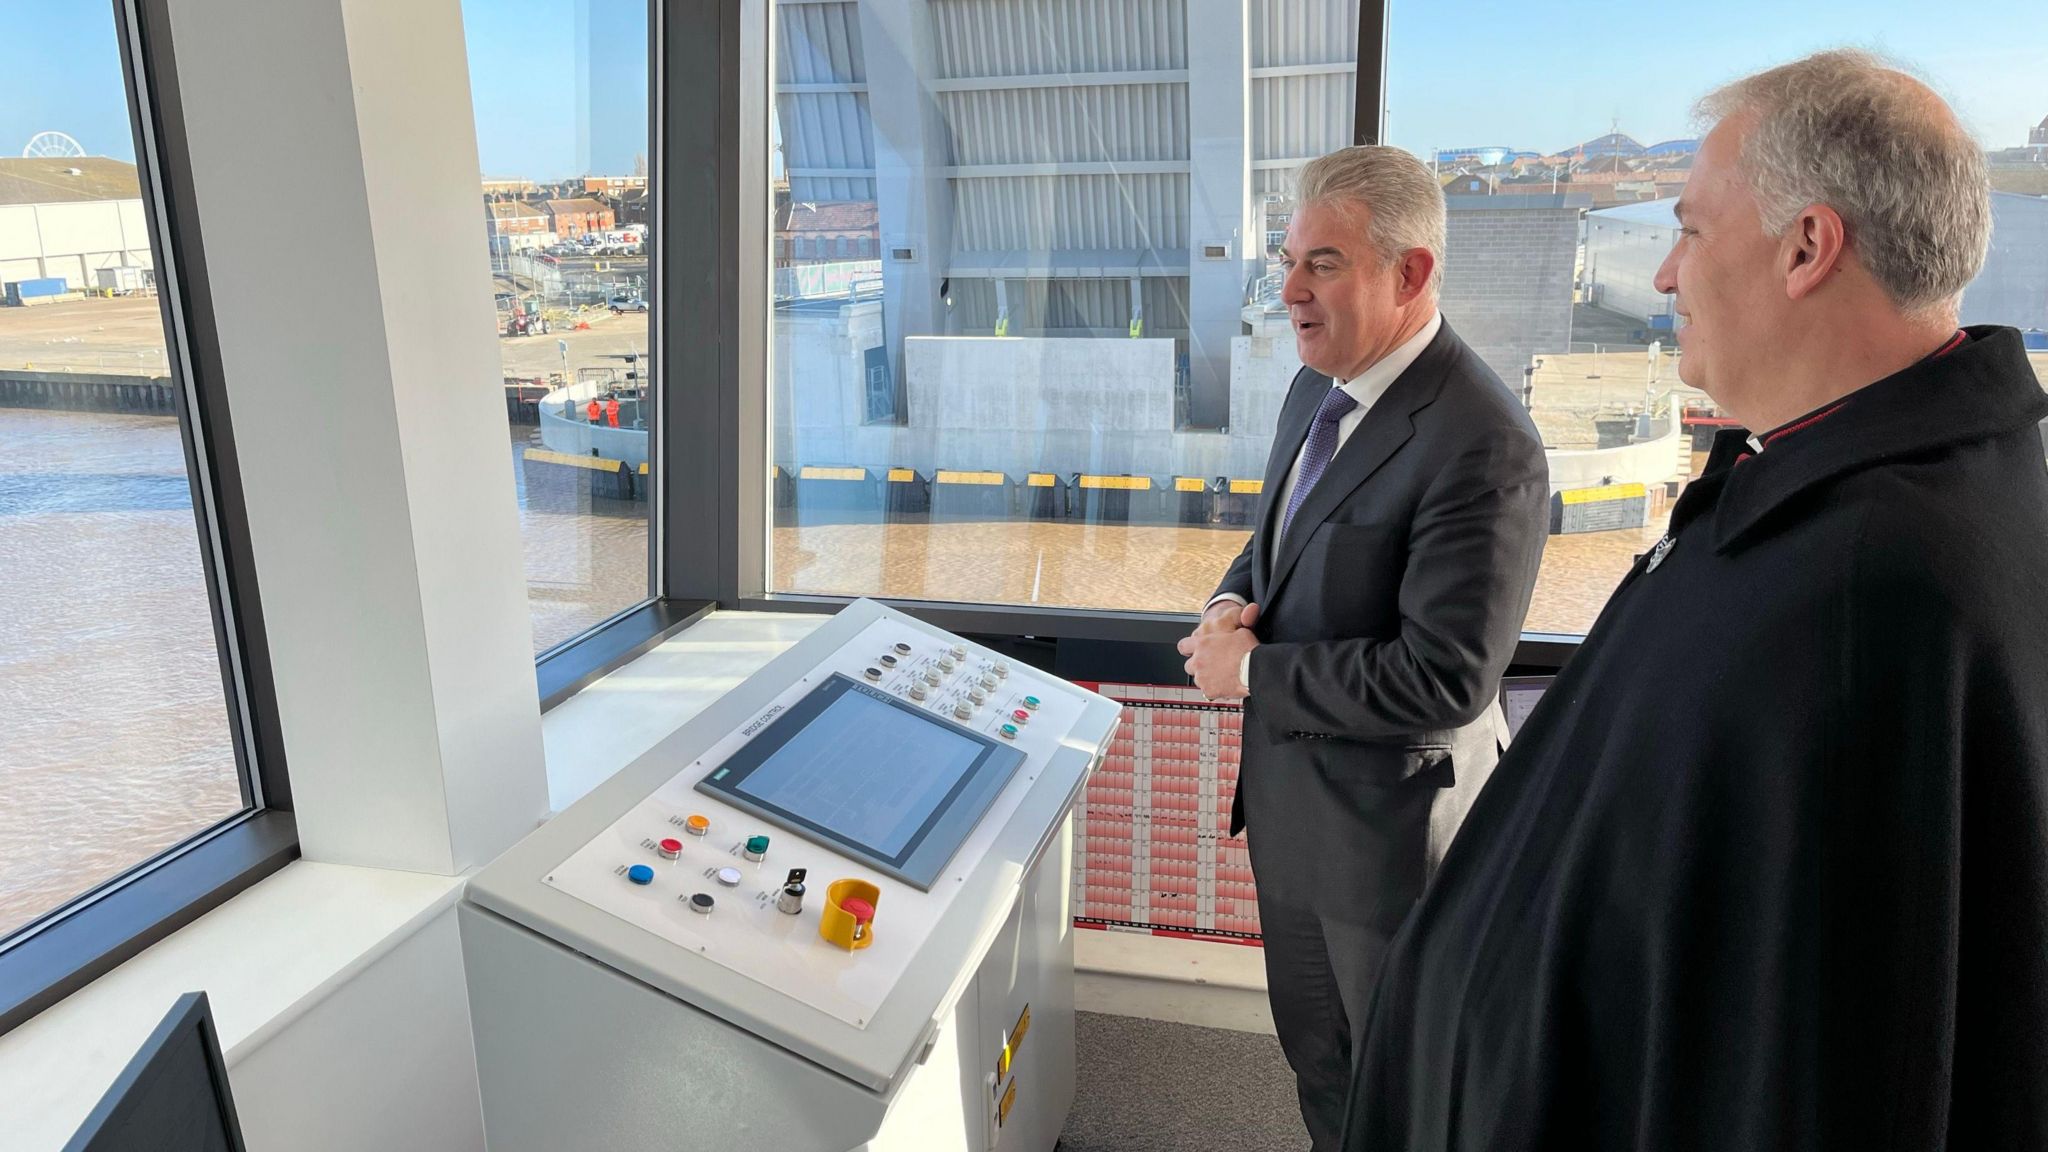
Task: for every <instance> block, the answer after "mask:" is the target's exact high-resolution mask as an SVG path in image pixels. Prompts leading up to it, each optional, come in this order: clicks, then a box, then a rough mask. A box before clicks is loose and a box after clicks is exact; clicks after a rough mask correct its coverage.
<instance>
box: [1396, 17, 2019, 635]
mask: <svg viewBox="0 0 2048 1152" xmlns="http://www.w3.org/2000/svg"><path fill="white" fill-rule="evenodd" d="M1998 7H1999V8H2002V9H2003V10H2004V12H2005V15H2004V16H2003V17H2001V16H1998V15H1994V14H1992V13H1988V12H1986V13H1979V12H1976V11H1974V10H1973V12H1972V15H1973V16H1977V17H1981V18H1982V19H1983V20H1985V21H1988V23H1987V24H1981V25H1980V24H1976V23H1975V22H1973V24H1972V27H1971V28H1966V27H1964V26H1962V25H1960V24H1956V23H1954V22H1952V21H1948V20H1946V19H1944V18H1943V17H1942V16H1941V15H1940V14H1938V13H1930V12H1928V11H1926V10H1923V9H1920V8H1916V7H1911V6H1908V5H1905V4H1903V3H1897V2H1895V0H1882V2H1879V3H1875V4H1868V3H1865V4H1855V5H1850V4H1846V3H1843V2H1841V0H1834V2H1832V3H1824V4H1819V5H1809V6H1806V7H1805V8H1802V9H1799V10H1796V11H1794V10H1790V9H1786V8H1784V7H1782V6H1771V5H1765V4H1762V3H1757V2H1754V0H1746V2H1743V3H1738V4H1736V5H1734V6H1733V7H1732V8H1731V7H1730V6H1727V5H1723V6H1720V7H1718V8H1717V9H1716V10H1715V16H1714V19H1713V21H1712V22H1711V28H1709V27H1708V26H1707V25H1705V24H1700V23H1698V22H1694V23H1693V24H1690V25H1688V26H1687V27H1685V28H1684V29H1682V30H1681V39H1682V41H1683V43H1682V45H1681V44H1676V43H1674V44H1671V45H1668V46H1669V47H1672V48H1673V50H1669V51H1662V52H1649V53H1645V52H1644V51H1643V40H1642V38H1641V36H1640V35H1639V31H1640V30H1639V29H1638V28H1637V27H1636V26H1635V25H1634V24H1632V23H1631V22H1630V21H1628V20H1626V19H1617V20H1607V19H1596V18H1593V17H1590V16H1589V15H1588V13H1587V11H1586V9H1585V8H1584V6H1583V5H1570V4H1565V3H1560V2H1548V3H1520V4H1514V5H1500V4H1494V3H1484V2H1481V0H1453V2H1451V3H1447V4H1434V5H1395V6H1394V7H1393V8H1392V22H1391V27H1390V30H1389V39H1388V42H1389V49H1388V60H1387V108H1386V116H1385V120H1384V127H1385V139H1386V141H1387V142H1388V143H1390V144H1394V145H1396V146H1399V147H1402V148H1406V149H1408V150H1409V151H1411V152H1413V153H1414V154H1415V155H1417V156H1419V157H1421V158H1422V159H1423V160H1425V161H1427V162H1430V163H1432V164H1434V165H1435V166H1436V168H1437V171H1438V172H1439V173H1440V174H1441V176H1442V178H1443V179H1444V181H1445V182H1446V189H1445V190H1446V192H1447V193H1448V198H1449V205H1450V237H1449V239H1450V250H1449V253H1448V258H1447V260H1446V262H1445V279H1444V295H1443V311H1444V314H1445V316H1446V317H1448V318H1449V319H1450V320H1451V321H1452V322H1453V323H1454V324H1456V325H1457V327H1458V330H1459V332H1460V334H1461V335H1463V336H1464V337H1465V339H1466V340H1467V341H1469V342H1471V343H1472V344H1473V345H1474V346H1475V347H1476V348H1477V349H1478V350H1479V352H1480V353H1481V355H1483V356H1484V357H1485V358H1486V359H1487V361H1488V362H1489V363H1490V364H1492V365H1493V367H1494V370H1495V371H1496V372H1498V373H1499V374H1500V376H1501V378H1502V379H1503V380H1505V381H1506V382H1507V383H1508V385H1509V386H1510V387H1511V388H1513V389H1516V390H1517V391H1519V392H1521V394H1522V395H1523V396H1524V397H1525V402H1527V403H1529V404H1530V405H1531V411H1532V414H1533V415H1534V417H1535V420H1536V423H1537V426H1538V427H1539V428H1540V429H1541V430H1542V432H1543V437H1544V441H1545V443H1546V444H1547V445H1548V446H1549V448H1550V449H1551V452H1550V469H1551V484H1552V488H1553V489H1554V490H1556V491H1557V492H1558V495H1557V496H1555V497H1553V499H1554V500H1555V501H1557V503H1556V505H1555V507H1556V509H1557V514H1558V516H1559V520H1560V524H1559V527H1561V528H1563V529H1564V531H1562V532H1560V533H1558V534H1554V535H1553V536H1552V537H1551V538H1550V542H1549V545H1548V547H1547V549H1546V550H1545V553H1544V557H1543V571H1542V575H1541V577H1540V579H1539V580H1538V582H1537V586H1536V596H1535V602H1534V604H1533V605H1532V607H1531V609H1530V614H1529V619H1528V624H1527V627H1528V629H1529V630H1530V631H1535V632H1558V633H1583V632H1584V631H1586V629H1587V628H1589V627H1590V626H1591V625H1592V622H1593V620H1594V618H1595V617H1596V616H1598V614H1599V612H1600V609H1601V607H1602V606H1603V605H1604V604H1605V603H1606V601H1607V597H1608V594H1609V593H1610V592H1611V591H1612V590H1613V588H1614V585H1615V584H1616V583H1617V582H1618V581H1619V580H1620V578H1621V576H1622V575H1623V574H1624V573H1625V572H1626V571H1627V569H1628V567H1629V565H1630V564H1631V563H1632V562H1633V559H1634V557H1635V555H1636V554H1637V553H1640V552H1643V551H1646V550H1647V549H1648V548H1649V546H1650V545H1651V544H1652V543H1654V542H1655V541H1656V539H1657V538H1658V537H1659V536H1660V535H1661V534H1662V533H1663V530H1664V527H1665V524H1666V521H1667V520H1668V518H1669V515H1670V508H1671V503H1672V496H1673V495H1674V494H1675V493H1676V492H1677V491H1678V490H1680V489H1681V488H1682V487H1683V485H1684V484H1685V483H1686V481H1687V480H1688V479H1689V478H1690V477H1692V476H1695V475H1697V474H1698V472H1699V469H1700V467H1701V466H1702V464H1703V463H1704V460H1705V452H1704V450H1705V448H1706V446H1707V443H1708V440H1709V439H1710V438H1711V434H1712V432H1713V431H1714V429H1715V428H1716V427H1717V423H1716V422H1717V421H1718V420H1720V419H1721V418H1722V417H1721V413H1720V412H1719V411H1718V410H1716V409H1715V408H1714V407H1713V404H1712V401H1711V400H1710V399H1709V398H1707V397H1706V396H1704V395H1702V394H1700V393H1698V392H1695V391H1693V390H1691V389H1688V388H1686V387H1685V386H1684V385H1683V384H1681V383H1680V382H1679V379H1678V371H1677V363H1676V356H1677V351H1676V348H1675V347H1674V346H1673V345H1672V342H1671V323H1672V317H1671V311H1670V302H1669V299H1668V298H1667V297H1665V296H1663V295H1661V294H1659V293H1658V292H1656V291H1655V289H1654V288H1653V287H1652V286H1651V280H1652V278H1653V277H1654V276H1655V274H1656V270H1657V267H1658V265H1659V264H1660V263H1661V262H1662V261H1663V259H1664V256H1665V254H1666V253H1668V252H1669V251H1670V248H1671V245H1672V243H1673V239H1674V235H1673V233H1674V228H1675V221H1674V219H1673V217H1672V214H1671V206H1672V204H1673V203H1674V201H1675V200H1676V198H1677V196H1678V193H1679V190H1680V189H1682V188H1683V187H1684V184H1685V180H1686V175H1687V171H1688V169H1689V167H1690V165H1691V160H1692V154H1693V151H1694V150H1695V148H1696V147H1697V141H1696V139H1695V136H1696V134H1697V126H1696V125H1694V124H1693V123H1692V122H1691V120H1690V118H1689V113H1690V109H1691V105H1692V102H1693V101H1694V100H1697V99H1698V98H1699V97H1700V96H1703V95H1705V94H1706V93H1707V92H1708V91H1710V90H1712V89H1713V88H1714V87H1715V86H1716V85H1718V84H1721V83H1724V82H1726V81H1728V80H1729V79H1732V78H1734V77H1736V76H1740V75H1744V74H1746V73H1749V72H1753V71H1756V70H1760V69H1763V68H1767V67H1770V66H1772V65H1775V64H1780V63H1784V62H1786V61H1789V60H1792V59H1796V58H1797V57H1799V56H1801V55H1804V54H1806V53H1808V52H1812V51H1816V50H1818V49H1821V48H1826V47H1833V46H1837V45H1840V44H1842V43H1843V42H1844V40H1845V39H1848V38H1852V37H1853V39H1854V40H1855V41H1856V42H1857V43H1860V44H1866V45H1872V46H1874V47H1876V48H1877V50H1878V51H1881V52H1893V53H1896V54H1898V55H1899V56H1900V57H1901V59H1902V60H1903V62H1905V63H1906V64H1908V65H1909V66H1913V67H1917V68H1921V69H1923V70H1924V73H1923V74H1924V75H1926V77H1927V78H1928V79H1929V80H1931V81H1932V82H1933V83H1934V84H1935V86H1936V87H1937V88H1939V89H1941V90H1942V91H1943V93H1944V94H1945V95H1946V96H1947V97H1948V98H1949V99H1950V101H1951V102H1952V103H1953V104H1954V106H1955V107H1956V109H1957V111H1958V112H1959V113H1960V114H1961V115H1962V116H1963V118H1964V120H1965V122H1966V123H1967V124H1968V125H1969V126H1970V127H1971V128H1972V130H1973V131H1975V132H1976V134H1977V136H1978V139H1979V140H1980V141H1981V142H1982V143H1983V145H1984V146H1985V148H1986V150H1987V155H1988V156H1989V158H1990V161H1991V166H1992V184H1993V187H1994V188H1995V189H1997V190H1998V191H1997V192H1996V193H1995V194H1994V197H1993V205H1992V211H1993V220H1994V229H1993V246H1992V252H1991V255H1990V258H1989V260H1988V261H1987V262H1986V265H1985V268H1984V271H1983V273H1982V274H1981V275H1980V276H1979V278H1978V280H1977V282H1976V284H1975V285H1973V286H1972V288H1971V289H1970V290H1969V291H1968V292H1967V293H1966V294H1965V296H1964V299H1963V322H1964V323H1966V324H1982V323H1995V324H2010V325H2014V326H2017V327H2020V328H2035V329H2043V328H2048V198H2044V194H2048V125H2043V122H2042V120H2041V117H2043V116H2048V97H2043V96H2041V95H2040V93H2041V89H2040V86H2039V85H2038V83H2035V82H2034V80H2033V78H2034V77H2035V76H2036V74H2037V70H2038V65H2037V59H2038V55H2039V53H2038V51H2029V50H2024V49H2022V48H2020V47H2019V46H2017V45H2009V46H2005V47H1998V48H1990V49H1987V48H1986V47H1985V46H1984V44H1983V43H1982V39H1981V36H1979V35H1974V34H1973V32H1972V28H1974V27H1982V26H1995V27H2008V28H2021V27H2027V26H2029V25H2028V19H2029V18H2030V17H2031V16H2032V13H2033V9H2031V8H2028V9H2022V8H2021V7H2020V6H2019V5H2017V4H2000V5H1998ZM1621 93H1626V98H1625V99H1623V98H1621V96H1620V95H1619V94H1621ZM2025 93H2034V94H2035V95H2034V96H2033V97H2032V98H2031V99H2032V100H2033V103H2032V104H2031V105H2029V104H2028V103H2027V98H2025V97H2023V95H2022V94H2025ZM2037 125H2042V126H2041V127H2039V128H2037V127H2036V126H2037ZM2030 130H2032V131H2033V132H2034V134H2035V136H2036V138H2035V139H2034V140H2033V141H2032V142H2031V143H2030V141H2029V132H2030ZM2034 361H2035V365H2036V371H2037V372H2040V373H2041V374H2042V375H2043V378H2044V380H2048V339H2044V351H2043V352H2041V353H2037V354H2035V356H2034ZM1567 502H1569V503H1567ZM1581 529H1583V530H1581Z"/></svg>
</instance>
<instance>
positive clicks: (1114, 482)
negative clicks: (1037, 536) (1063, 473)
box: [1073, 474, 1169, 524]
mask: <svg viewBox="0 0 2048 1152" xmlns="http://www.w3.org/2000/svg"><path fill="white" fill-rule="evenodd" d="M1163 495H1165V493H1164V492H1162V490H1161V489H1160V486H1159V485H1157V484H1154V483H1153V482H1152V478H1151V477H1150V476H1121V475H1119V476H1090V475H1087V474H1082V475H1078V476H1076V477H1074V486H1073V497H1074V517H1075V518H1076V519H1078V520H1086V521H1088V522H1090V523H1094V524H1146V523H1154V524H1156V523H1159V522H1161V521H1165V520H1167V519H1169V517H1168V514H1167V508H1166V503H1165V501H1164V500H1163V499H1162V498H1161V497H1162V496H1163Z"/></svg>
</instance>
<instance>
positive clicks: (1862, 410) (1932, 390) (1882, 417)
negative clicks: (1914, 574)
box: [1701, 325, 2048, 552]
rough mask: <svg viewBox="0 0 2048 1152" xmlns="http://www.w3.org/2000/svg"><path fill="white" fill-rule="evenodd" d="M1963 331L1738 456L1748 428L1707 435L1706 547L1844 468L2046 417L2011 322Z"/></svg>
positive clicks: (2046, 400)
mask: <svg viewBox="0 0 2048 1152" xmlns="http://www.w3.org/2000/svg"><path fill="white" fill-rule="evenodd" d="M1964 331H1965V332H1967V333H1968V334H1969V337H1970V339H1969V340H1968V341H1966V342H1965V343H1964V344H1962V345H1961V346H1960V347H1958V348H1957V349H1956V350H1955V351H1953V352H1950V353H1949V354H1948V355H1946V356H1941V357H1929V358H1928V359H1926V360H1922V361H1920V362H1919V363H1917V364H1914V365H1913V366H1912V367H1910V368H1907V369H1905V370H1903V371H1900V372H1896V373H1893V374H1892V375H1890V376H1887V377H1885V378H1884V379H1882V380H1879V381H1878V382H1877V383H1875V384H1871V385H1869V386H1867V387H1865V388H1862V389H1859V390H1858V391H1856V392H1853V393H1851V394H1850V395H1849V397H1848V398H1847V399H1846V400H1844V401H1843V402H1842V403H1841V405H1840V406H1839V407H1838V408H1836V409H1835V410H1834V411H1833V412H1832V413H1830V414H1829V415H1828V417H1827V419H1826V420H1824V421H1822V422H1821V423H1819V424H1818V425H1816V426H1814V428H1813V429H1812V430H1810V431H1809V432H1807V433H1803V434H1801V435H1799V436H1797V437H1796V438H1793V439H1790V440H1787V441H1786V442H1785V443H1784V444H1783V445H1782V446H1781V447H1779V448H1776V449H1774V450H1771V451H1766V452H1764V453H1763V454H1761V455H1758V456H1753V457H1751V458H1750V459H1748V460H1746V461H1743V462H1742V466H1741V467H1739V468H1738V467H1735V464H1736V460H1737V459H1738V457H1739V456H1740V455H1741V454H1742V452H1743V451H1745V442H1746V441H1747V439H1748V437H1749V433H1748V432H1746V431H1743V430H1741V429H1730V430H1729V431H1726V432H1722V433H1721V434H1720V435H1718V436H1717V437H1715V442H1714V451H1713V455H1712V456H1711V457H1710V458H1709V460H1708V465H1707V469H1706V472H1705V474H1703V475H1702V476H1701V479H1702V480H1705V479H1707V477H1709V476H1713V475H1715V474H1716V473H1718V472H1721V471H1724V470H1725V471H1726V472H1727V475H1726V476H1725V477H1724V478H1722V479H1723V483H1722V485H1721V487H1722V491H1721V495H1720V499H1719V500H1717V501H1716V502H1715V504H1716V506H1715V509H1714V550H1715V551H1717V552H1725V551H1727V550H1729V549H1730V548H1733V547H1734V546H1735V545H1736V544H1737V543H1738V542H1740V541H1741V540H1742V538H1743V537H1744V536H1745V535H1746V534H1747V533H1748V532H1749V531H1750V530H1751V529H1753V528H1754V527H1756V525H1757V524H1758V523H1759V522H1760V521H1762V520H1763V519H1764V518H1765V517H1767V516H1769V515H1770V514H1771V512H1772V511H1774V510H1775V509H1777V508H1778V507H1779V506H1780V505H1782V504H1784V503H1785V502H1786V501H1788V500H1791V499H1792V498H1793V497H1795V496H1797V495H1799V494H1800V493H1802V492H1804V491H1806V490H1807V489H1809V488H1812V487H1814V486H1816V485H1819V484H1823V483H1826V482H1828V481H1830V480H1833V479H1835V478H1836V477H1839V476H1842V475H1844V474H1846V473H1849V472H1853V471H1857V470H1859V469H1862V468H1867V467H1870V466H1872V465H1875V464H1881V463H1884V462H1885V461H1888V460H1893V459H1897V458H1899V457H1902V456H1909V455H1914V454H1917V453H1923V452H1930V451H1935V450H1938V449H1942V448H1949V447H1953V446H1955V445H1958V444H1966V443H1969V442H1972V441H1976V440H1986V439H1989V438H1991V437H1993V436H1998V435H2001V434H2003V433H2008V432H2012V431H2015V430H2017V429H2020V428H2024V427H2027V426H2028V425H2032V424H2038V423H2040V422H2041V420H2042V419H2044V418H2048V395H2044V394H2043V393H2042V391H2041V385H2040V383H2039V381H2037V380H2036V379H2035V377H2034V372H2033V368H2032V366H2031V365H2029V364H2028V363H2027V354H2026V348H2025V345H2024V344H2023V343H2022V341H2021V339H2020V334H2019V332H2018V331H2017V330H2015V329H2012V328H2003V327H1996V326H1992V325H1983V326H1979V327H1972V328H1966V329H1964Z"/></svg>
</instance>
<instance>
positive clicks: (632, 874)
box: [626, 864, 654, 884]
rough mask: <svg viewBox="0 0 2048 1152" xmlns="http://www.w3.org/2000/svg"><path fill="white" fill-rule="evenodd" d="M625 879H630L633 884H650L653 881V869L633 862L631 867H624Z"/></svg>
mask: <svg viewBox="0 0 2048 1152" xmlns="http://www.w3.org/2000/svg"><path fill="white" fill-rule="evenodd" d="M626 879H628V880H631V881H632V882H633V883H635V884H652V883H654V869H652V868H649V867H648V866H647V865H645V864H635V865H633V866H632V867H631V868H628V869H626Z"/></svg>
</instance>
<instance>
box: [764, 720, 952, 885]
mask: <svg viewBox="0 0 2048 1152" xmlns="http://www.w3.org/2000/svg"><path fill="white" fill-rule="evenodd" d="M982 749H983V743H982V742H981V741H978V740H976V739H974V738H973V737H971V736H969V735H967V734H966V733H964V732H961V731H960V730H958V729H955V728H951V727H949V726H947V725H944V724H937V723H933V722H932V721H931V720H930V719H928V718H926V717H924V716H921V715H919V714H918V713H916V712H912V711H910V710H908V709H905V708H902V707H898V706H897V705H895V704H892V703H890V702H889V701H887V700H883V699H878V698H877V697H875V696H871V695H868V694H867V693H866V692H863V691H859V690H854V691H842V692H840V693H838V695H837V696H836V697H835V698H834V699H833V700H832V701H831V703H829V704H827V705H826V706H825V708H824V710H823V711H822V712H820V713H818V715H817V716H816V717H815V718H813V719H811V721H810V722H809V723H808V724H805V725H804V726H803V727H802V728H801V729H799V730H798V731H797V732H795V733H793V734H792V735H791V736H790V738H789V739H788V740H787V741H786V742H784V743H783V744H782V746H781V747H780V748H777V749H776V750H775V751H774V752H772V753H770V754H769V755H768V756H767V757H766V758H765V759H763V760H762V761H761V763H760V764H759V765H757V766H755V767H754V769H753V770H752V771H750V772H748V773H747V774H746V776H745V777H744V778H743V779H741V780H740V781H738V782H737V784H736V785H734V788H733V790H734V791H736V792H739V793H740V794H742V795H745V796H747V797H750V798H752V799H754V800H756V801H759V802H761V803H763V804H767V805H770V806H771V807H774V808H779V809H781V810H782V811H784V812H786V813H788V814H789V815H791V816H794V817H796V818H797V819H799V820H803V821H806V822H808V823H810V824H813V825H815V826H817V827H819V828H822V829H826V830H829V831H831V832H833V833H836V834H837V835H838V836H840V837H842V838H844V839H846V840H850V841H852V842H854V843H856V844H861V845H865V846H866V847H868V848H869V849H871V850H873V851H875V852H876V853H879V854H880V855H883V856H889V857H895V856H900V855H902V854H903V850H904V849H905V848H906V847H908V846H909V844H910V841H911V838H912V837H913V836H915V835H916V834H917V832H918V830H919V829H920V828H922V827H924V825H925V823H926V821H928V820H930V819H931V816H932V814H933V813H934V812H936V811H937V810H938V809H939V806H940V805H941V804H943V803H944V802H945V800H946V798H947V797H948V796H949V795H951V794H952V792H953V790H954V789H955V788H957V787H958V786H959V784H960V782H961V780H962V779H963V778H965V777H966V775H967V773H968V771H969V770H970V769H972V768H973V767H974V764H975V761H976V759H977V758H979V757H980V756H981V754H982Z"/></svg>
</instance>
